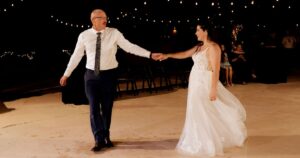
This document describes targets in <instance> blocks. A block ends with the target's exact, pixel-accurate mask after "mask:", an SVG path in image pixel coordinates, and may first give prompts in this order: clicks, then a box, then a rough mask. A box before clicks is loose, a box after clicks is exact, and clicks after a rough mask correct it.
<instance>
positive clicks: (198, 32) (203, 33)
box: [195, 25, 207, 41]
mask: <svg viewBox="0 0 300 158" xmlns="http://www.w3.org/2000/svg"><path fill="white" fill-rule="evenodd" d="M195 34H196V36H197V39H198V41H203V40H204V37H205V36H206V35H207V34H206V31H204V30H203V29H202V28H201V26H200V25H197V27H196V33H195Z"/></svg>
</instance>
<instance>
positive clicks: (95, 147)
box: [91, 143, 105, 152]
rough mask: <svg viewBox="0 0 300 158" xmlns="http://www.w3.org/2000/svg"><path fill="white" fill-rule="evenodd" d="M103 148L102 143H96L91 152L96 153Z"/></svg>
mask: <svg viewBox="0 0 300 158" xmlns="http://www.w3.org/2000/svg"><path fill="white" fill-rule="evenodd" d="M104 147H105V144H103V143H96V144H95V146H94V147H93V148H92V149H91V151H93V152H98V151H100V150H101V149H103V148H104Z"/></svg>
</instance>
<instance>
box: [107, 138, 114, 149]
mask: <svg viewBox="0 0 300 158" xmlns="http://www.w3.org/2000/svg"><path fill="white" fill-rule="evenodd" d="M105 147H107V148H111V147H114V144H113V143H112V142H111V140H110V139H109V138H106V139H105Z"/></svg>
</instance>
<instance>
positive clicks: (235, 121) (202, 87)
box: [160, 23, 247, 157]
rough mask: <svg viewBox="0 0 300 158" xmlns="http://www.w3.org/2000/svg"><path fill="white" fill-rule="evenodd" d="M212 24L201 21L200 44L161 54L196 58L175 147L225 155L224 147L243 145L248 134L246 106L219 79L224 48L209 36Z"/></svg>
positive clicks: (214, 154)
mask: <svg viewBox="0 0 300 158" xmlns="http://www.w3.org/2000/svg"><path fill="white" fill-rule="evenodd" d="M211 28H212V27H209V26H207V25H206V24H204V23H203V24H198V25H197V26H196V36H197V39H198V41H201V44H200V45H196V46H194V47H193V48H191V49H189V50H186V51H182V52H176V53H169V54H163V55H161V57H160V60H165V59H167V58H175V59H184V58H188V57H192V59H193V62H194V65H193V67H192V69H191V72H190V77H189V86H188V97H187V109H186V118H185V123H184V127H183V130H182V134H181V136H180V139H179V142H178V144H177V146H176V149H177V150H178V151H179V152H180V153H184V154H189V155H194V156H209V157H213V156H216V155H223V154H224V148H228V147H233V146H242V145H243V143H244V141H245V139H246V138H247V129H246V126H245V124H244V122H245V120H246V112H245V109H244V107H243V105H242V104H241V102H240V101H239V100H238V99H237V98H236V97H235V96H234V95H233V94H232V93H231V92H229V91H228V90H227V89H226V88H225V87H224V86H223V85H222V83H221V82H220V81H219V71H220V60H221V49H220V47H219V45H218V44H217V43H216V42H215V41H214V40H213V39H212V37H211V36H210V33H212V32H211V31H210V29H211Z"/></svg>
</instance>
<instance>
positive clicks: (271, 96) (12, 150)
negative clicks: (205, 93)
mask: <svg viewBox="0 0 300 158" xmlns="http://www.w3.org/2000/svg"><path fill="white" fill-rule="evenodd" d="M228 90H230V91H231V92H232V93H233V94H235V95H236V96H237V97H238V98H239V99H240V100H241V102H242V103H243V104H244V106H245V108H246V111H247V121H246V125H247V129H248V135H249V137H248V139H247V141H246V142H245V145H244V146H243V147H235V148H230V149H226V150H225V155H224V156H218V158H299V157H300V150H299V146H300V78H299V77H297V78H289V80H288V83H280V84H263V83H249V84H247V85H234V86H233V87H229V88H228ZM186 95H187V89H185V88H177V89H174V90H172V91H167V90H165V91H159V92H157V93H152V94H149V93H147V92H143V93H140V94H139V95H138V96H129V97H125V96H124V97H121V98H118V99H117V100H116V102H115V106H114V109H113V117H112V126H111V138H112V141H113V142H114V143H115V145H116V146H115V147H114V148H111V149H106V150H103V151H102V152H99V153H93V152H91V151H90V149H91V147H93V145H94V141H93V137H92V134H91V131H90V123H89V107H88V106H87V105H80V106H79V105H73V104H63V103H62V102H61V93H60V92H54V93H48V94H43V95H40V96H32V97H28V98H22V99H17V100H13V101H8V102H4V103H3V104H4V105H2V106H5V107H6V109H3V108H2V110H1V111H0V112H1V113H0V158H87V157H88V158H95V157H101V158H187V157H188V156H185V155H181V154H179V153H177V152H176V150H174V148H175V146H176V144H177V141H178V138H179V136H180V133H181V130H182V127H183V123H184V119H185V108H186Z"/></svg>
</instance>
